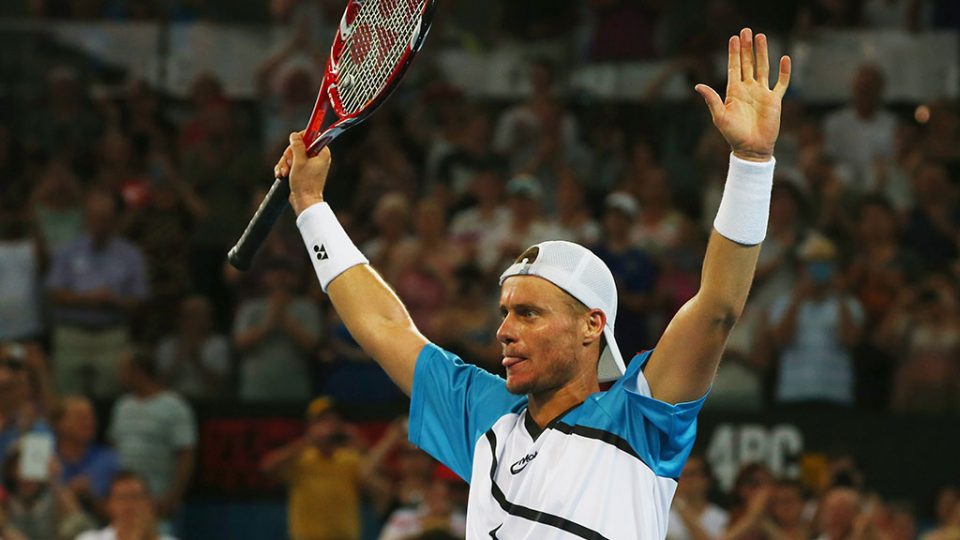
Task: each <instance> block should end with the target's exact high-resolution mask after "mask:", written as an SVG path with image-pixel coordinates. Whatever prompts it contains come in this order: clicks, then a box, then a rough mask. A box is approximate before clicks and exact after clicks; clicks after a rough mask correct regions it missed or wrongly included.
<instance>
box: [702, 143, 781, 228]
mask: <svg viewBox="0 0 960 540" xmlns="http://www.w3.org/2000/svg"><path fill="white" fill-rule="evenodd" d="M776 163H777V161H776V160H775V159H773V158H770V161H767V162H764V163H758V162H756V161H746V160H743V159H740V158H738V157H736V156H734V155H733V154H730V170H729V172H728V173H727V183H726V185H725V186H724V188H723V198H721V199H720V209H719V210H717V218H716V219H715V220H714V221H713V228H714V229H716V230H717V232H718V233H720V234H721V235H723V237H724V238H727V239H729V240H733V241H734V242H737V243H738V244H744V245H748V246H755V245H757V244H759V243H761V242H763V239H764V238H765V237H766V236H767V221H768V219H769V217H770V193H771V192H772V191H773V169H774V167H775V166H776Z"/></svg>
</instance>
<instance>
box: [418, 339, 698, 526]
mask: <svg viewBox="0 0 960 540" xmlns="http://www.w3.org/2000/svg"><path fill="white" fill-rule="evenodd" d="M649 358H650V352H649V351H648V352H646V353H643V354H641V355H638V356H637V357H635V358H634V360H633V361H632V362H630V364H629V366H628V367H627V371H626V373H625V374H624V376H623V377H621V378H620V379H619V380H618V381H617V382H616V383H615V384H614V385H613V386H612V387H611V388H610V389H609V390H607V391H606V392H598V393H596V394H593V395H591V396H590V397H588V398H587V400H586V401H585V402H584V403H582V404H580V405H578V406H576V407H574V408H572V409H570V410H569V411H567V412H566V413H564V414H562V415H561V416H560V417H559V418H557V419H556V420H554V421H553V422H551V423H550V424H549V425H548V426H547V427H546V428H544V429H543V430H542V432H539V431H540V430H539V428H538V427H537V426H536V424H535V423H534V422H533V421H532V419H528V418H527V398H526V397H525V396H515V395H513V394H511V393H509V392H508V391H507V388H506V382H505V381H504V380H503V379H501V378H500V377H497V376H495V375H492V374H490V373H487V372H485V371H483V370H481V369H480V368H478V367H476V366H472V365H468V364H464V363H463V361H461V360H460V359H459V358H458V357H457V356H455V355H454V354H452V353H449V352H447V351H444V350H443V349H440V348H439V347H437V346H436V345H433V344H428V345H426V346H425V347H424V348H423V350H422V351H421V352H420V355H419V357H418V359H417V366H416V370H415V372H414V378H413V392H412V401H411V403H410V440H411V442H413V443H414V444H416V445H417V446H419V447H420V448H423V449H424V450H426V451H427V452H429V453H430V454H431V455H433V456H434V457H435V458H437V459H438V460H440V461H441V462H443V463H444V464H445V465H447V466H448V467H450V468H451V469H452V470H453V471H454V472H456V473H457V474H458V475H460V477H462V478H464V479H466V480H468V481H469V482H470V498H469V502H468V508H467V538H468V539H469V540H480V539H485V540H486V539H490V538H499V539H504V540H517V539H531V540H533V539H536V540H548V539H557V540H560V539H564V540H567V539H575V538H595V539H605V538H607V539H611V540H626V539H640V538H642V539H661V538H664V536H666V532H667V522H668V518H669V513H670V503H671V501H672V500H673V494H674V492H675V491H676V488H677V480H676V479H677V478H678V477H679V476H680V471H681V469H682V468H683V464H684V462H686V460H687V457H688V456H689V455H690V450H691V449H692V447H693V442H694V438H695V436H696V427H697V420H696V419H697V413H698V412H699V411H700V408H701V407H702V406H703V401H704V399H705V398H706V396H704V397H703V398H700V399H699V400H697V401H692V402H688V403H681V404H679V405H670V404H668V403H664V402H662V401H658V400H656V399H653V398H652V397H650V388H649V385H648V384H647V381H646V379H645V378H644V376H643V372H642V371H641V370H642V368H643V366H644V364H646V362H647V360H648V359H649ZM538 432H539V433H538Z"/></svg>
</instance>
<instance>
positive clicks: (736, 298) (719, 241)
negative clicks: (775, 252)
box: [697, 231, 760, 326]
mask: <svg viewBox="0 0 960 540" xmlns="http://www.w3.org/2000/svg"><path fill="white" fill-rule="evenodd" d="M759 256H760V246H759V245H756V246H744V245H740V244H738V243H736V242H732V241H730V240H728V239H726V238H724V237H723V235H721V234H719V233H718V232H716V231H714V232H713V233H712V234H711V235H710V242H709V244H708V245H707V254H706V257H705V258H704V261H703V272H702V276H701V280H700V292H699V293H697V302H698V303H699V304H700V305H701V306H702V308H703V309H706V310H708V311H710V312H712V313H715V315H716V317H717V318H718V320H720V321H722V322H724V323H725V324H729V325H731V326H732V324H733V322H735V321H736V320H737V319H738V318H739V317H740V314H741V313H743V307H744V305H745V304H746V302H747V295H749V293H750V284H751V283H753V276H754V273H755V272H756V268H757V258H758V257H759Z"/></svg>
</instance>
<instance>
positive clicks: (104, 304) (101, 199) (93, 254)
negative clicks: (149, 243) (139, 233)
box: [47, 191, 148, 398]
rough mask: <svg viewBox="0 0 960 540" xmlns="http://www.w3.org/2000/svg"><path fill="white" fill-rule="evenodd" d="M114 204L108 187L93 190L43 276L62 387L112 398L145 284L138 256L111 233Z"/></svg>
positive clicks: (63, 390) (117, 389)
mask: <svg viewBox="0 0 960 540" xmlns="http://www.w3.org/2000/svg"><path fill="white" fill-rule="evenodd" d="M117 210H118V209H117V202H116V201H115V200H114V198H113V197H112V196H111V195H110V194H109V193H106V192H102V191H94V192H91V193H90V194H89V195H88V196H87V200H86V214H85V216H86V232H85V234H84V235H83V236H82V237H80V238H79V239H78V240H76V241H74V242H72V243H70V244H67V245H64V246H63V247H62V248H60V249H59V250H57V252H56V253H55V254H54V258H53V263H52V267H51V269H50V274H49V275H48V276H47V289H48V290H49V293H50V299H51V301H52V303H53V318H54V328H53V350H54V373H55V376H56V382H57V388H58V390H59V391H60V392H61V393H65V394H75V393H85V394H88V395H93V396H96V397H101V398H109V397H114V396H116V395H117V394H118V393H119V392H120V384H119V380H118V373H119V369H118V365H119V362H120V356H121V354H122V353H123V351H124V350H125V349H126V348H127V347H128V346H129V343H130V320H131V318H132V316H133V315H134V314H135V313H136V310H137V307H138V306H139V305H140V303H141V302H142V301H143V300H144V299H145V298H146V297H147V294H148V290H147V275H146V268H145V267H144V261H143V255H142V254H141V252H140V250H139V248H137V247H136V246H135V245H133V244H131V243H129V242H127V241H126V240H124V239H122V238H120V237H118V236H117V234H116V225H117V223H116V222H117V219H118V211H117Z"/></svg>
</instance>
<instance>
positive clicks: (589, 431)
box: [553, 422, 649, 466]
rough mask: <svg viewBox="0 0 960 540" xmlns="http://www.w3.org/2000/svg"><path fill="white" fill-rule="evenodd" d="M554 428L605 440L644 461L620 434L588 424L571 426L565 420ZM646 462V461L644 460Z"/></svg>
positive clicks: (597, 439) (561, 431)
mask: <svg viewBox="0 0 960 540" xmlns="http://www.w3.org/2000/svg"><path fill="white" fill-rule="evenodd" d="M553 429H555V430H557V431H559V432H560V433H566V434H567V435H579V436H581V437H586V438H588V439H593V440H596V441H600V442H605V443H607V444H610V445H613V446H616V447H617V448H619V449H620V450H623V451H624V452H626V453H628V454H630V455H631V456H633V457H635V458H637V459H639V460H640V461H643V458H641V457H640V454H638V453H637V451H636V450H634V449H633V447H632V446H630V443H628V442H627V440H626V439H624V438H623V437H620V436H618V435H614V434H613V433H610V432H609V431H603V430H602V429H596V428H592V427H587V426H571V425H570V424H564V423H563V422H557V423H556V424H554V425H553ZM644 463H646V462H645V461H644ZM648 466H649V465H648Z"/></svg>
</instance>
